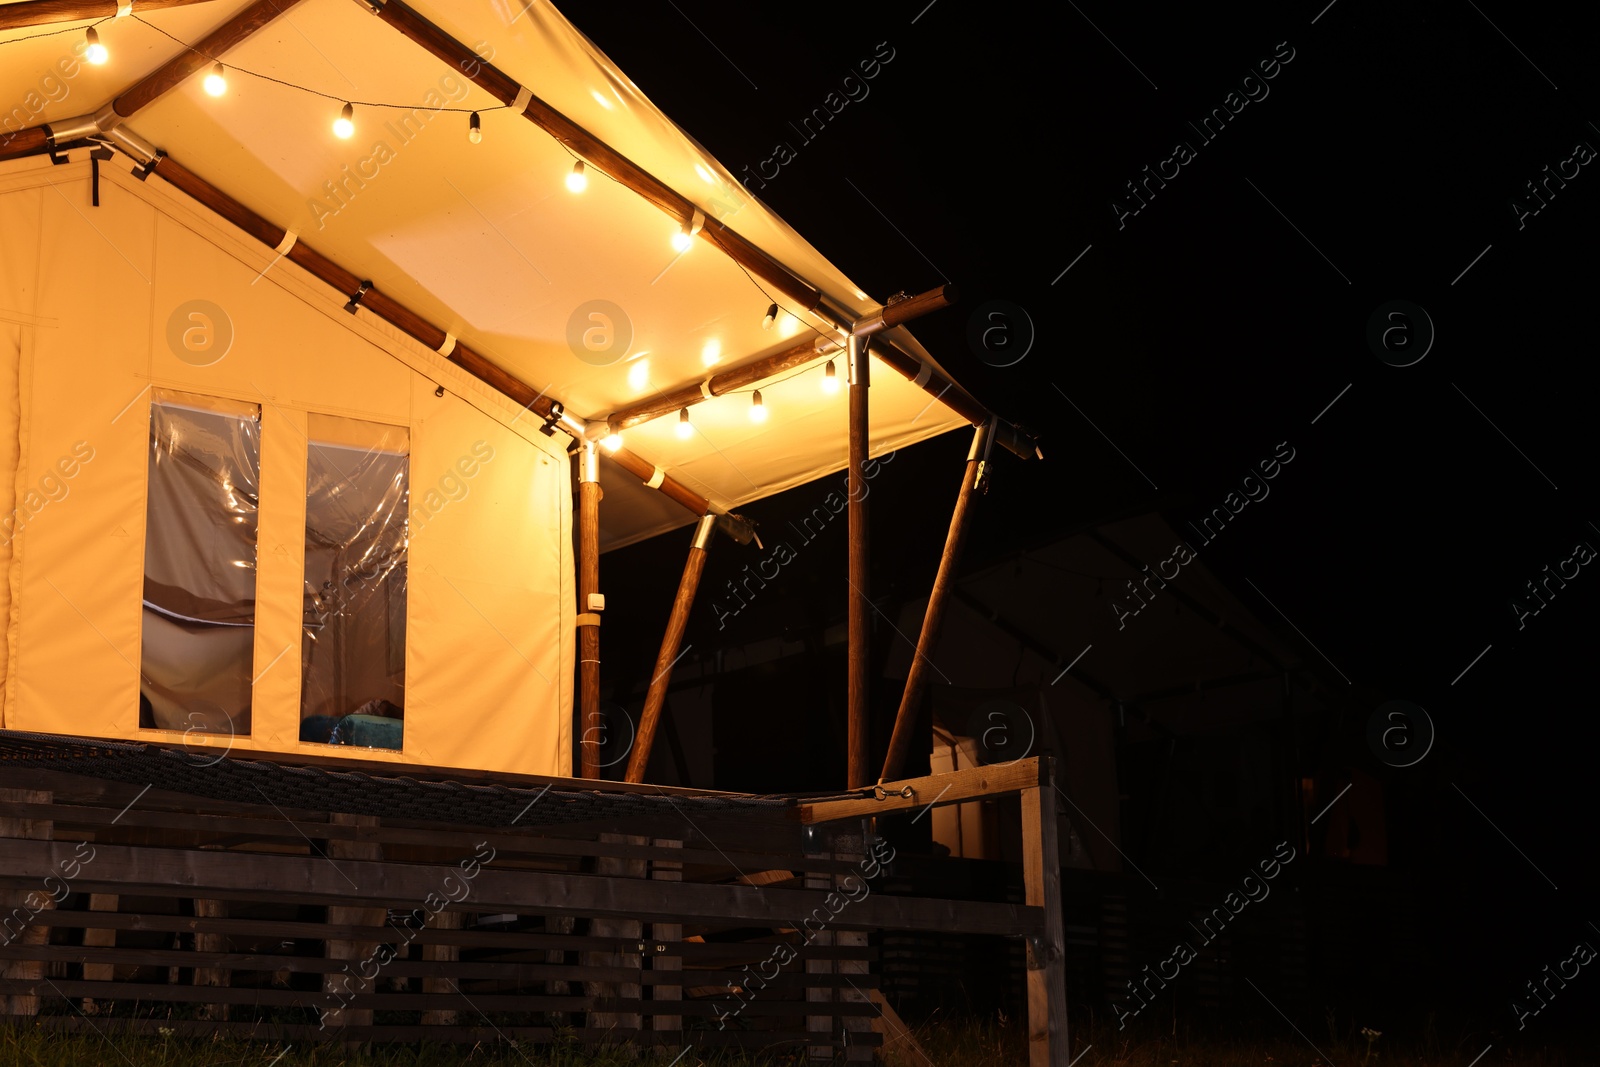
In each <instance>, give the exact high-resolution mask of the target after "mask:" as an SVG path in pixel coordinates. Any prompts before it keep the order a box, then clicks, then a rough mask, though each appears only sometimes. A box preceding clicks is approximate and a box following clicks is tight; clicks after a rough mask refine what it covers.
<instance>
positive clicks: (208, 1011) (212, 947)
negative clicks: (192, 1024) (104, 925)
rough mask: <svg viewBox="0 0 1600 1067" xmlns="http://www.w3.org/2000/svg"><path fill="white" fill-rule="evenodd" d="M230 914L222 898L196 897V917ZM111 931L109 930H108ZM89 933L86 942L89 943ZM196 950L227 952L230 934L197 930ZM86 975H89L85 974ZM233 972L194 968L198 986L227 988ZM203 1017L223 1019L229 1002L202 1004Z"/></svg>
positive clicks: (217, 916) (218, 968)
mask: <svg viewBox="0 0 1600 1067" xmlns="http://www.w3.org/2000/svg"><path fill="white" fill-rule="evenodd" d="M227 916H228V905H227V904H226V903H224V902H223V901H220V900H205V899H196V900H195V902H194V917H195V918H197V919H225V918H227ZM108 932H109V931H108ZM88 940H89V939H88V937H87V935H86V936H85V937H84V943H85V944H87V943H88ZM194 950H195V951H196V952H226V951H227V950H228V936H227V935H226V934H212V933H206V932H203V931H199V930H197V931H195V935H194ZM84 977H88V975H85V976H84ZM232 978H233V974H232V972H230V971H228V970H227V969H226V968H223V967H196V968H195V969H194V984H195V985H197V986H216V987H222V988H226V987H227V986H228V985H229V984H230V983H231V981H232ZM199 1016H200V1018H202V1019H214V1020H222V1019H226V1018H227V1017H228V1002H227V1001H225V1000H224V1001H219V1002H218V1003H216V1004H202V1005H200V1008H199Z"/></svg>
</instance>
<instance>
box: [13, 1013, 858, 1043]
mask: <svg viewBox="0 0 1600 1067" xmlns="http://www.w3.org/2000/svg"><path fill="white" fill-rule="evenodd" d="M3 1020H10V1021H14V1022H17V1023H23V1024H26V1025H29V1026H34V1025H37V1026H39V1027H42V1028H45V1029H49V1030H53V1031H61V1032H67V1033H94V1034H98V1035H100V1036H102V1037H107V1038H111V1039H114V1038H117V1037H121V1036H123V1035H125V1034H147V1035H152V1036H153V1035H156V1034H159V1033H160V1032H161V1031H162V1030H164V1029H165V1030H171V1031H172V1032H174V1033H176V1034H180V1035H182V1036H184V1037H201V1038H209V1037H211V1036H212V1035H214V1034H216V1033H227V1034H230V1035H234V1036H238V1037H248V1038H254V1039H259V1040H268V1039H271V1040H277V1041H289V1042H297V1043H304V1042H314V1041H318V1040H322V1041H328V1040H334V1039H337V1040H340V1041H385V1042H397V1043H407V1044H418V1043H421V1042H453V1043H456V1044H469V1043H470V1044H482V1045H483V1046H484V1047H485V1048H498V1047H500V1046H501V1045H502V1044H504V1043H506V1042H509V1041H517V1042H519V1043H528V1044H551V1043H554V1042H555V1041H556V1040H557V1039H558V1038H565V1037H566V1036H568V1035H570V1036H571V1037H574V1038H576V1039H577V1040H579V1041H583V1042H588V1043H591V1044H605V1043H608V1042H610V1043H617V1042H626V1043H628V1044H631V1045H674V1046H675V1045H680V1044H683V1043H684V1042H685V1041H686V1040H688V1041H692V1043H693V1044H694V1045H696V1046H697V1047H698V1046H704V1047H707V1048H728V1047H733V1046H738V1045H742V1044H747V1043H749V1042H750V1040H751V1039H752V1038H756V1039H759V1043H760V1045H761V1046H762V1047H764V1048H768V1047H778V1046H783V1045H791V1044H792V1045H816V1046H818V1047H832V1048H839V1047H843V1045H844V1041H843V1040H842V1039H837V1038H834V1037H832V1036H831V1035H829V1034H827V1033H820V1032H819V1033H808V1032H807V1031H805V1030H800V1029H793V1030H785V1029H778V1028H773V1029H766V1030H763V1029H760V1028H758V1027H756V1026H748V1030H747V1033H742V1032H741V1031H739V1030H735V1029H733V1028H729V1029H727V1030H722V1031H719V1030H717V1029H716V1028H715V1027H711V1028H707V1029H703V1030H701V1029H696V1030H690V1031H687V1032H680V1031H673V1030H633V1029H618V1028H610V1027H608V1028H606V1029H603V1030H602V1029H598V1028H591V1027H576V1028H573V1029H571V1030H563V1031H562V1032H561V1033H560V1034H557V1032H556V1031H555V1030H553V1029H551V1028H550V1027H548V1026H516V1025H514V1024H510V1023H500V1024H498V1025H493V1026H408V1025H404V1024H398V1025H387V1026H346V1027H342V1028H340V1029H338V1030H334V1029H332V1028H331V1027H330V1028H328V1029H326V1030H323V1029H319V1028H317V1027H316V1026H312V1025H304V1024H293V1023H288V1024H285V1023H261V1022H254V1021H250V1020H235V1021H231V1022H229V1021H217V1022H212V1021H201V1020H194V1019H166V1018H157V1019H111V1018H105V1017H103V1016H102V1017H100V1018H98V1019H90V1018H88V1017H86V1016H83V1015H41V1016H37V1017H33V1016H15V1015H10V1016H8V1015H0V1021H3ZM740 1021H741V1023H742V1024H745V1023H753V1022H756V1021H758V1020H744V1019H743V1017H742V1016H741V1020H740ZM849 1040H850V1044H852V1045H856V1046H862V1045H871V1046H876V1045H878V1044H880V1043H881V1041H882V1038H881V1036H880V1035H878V1034H873V1033H862V1034H851V1036H850V1039H849Z"/></svg>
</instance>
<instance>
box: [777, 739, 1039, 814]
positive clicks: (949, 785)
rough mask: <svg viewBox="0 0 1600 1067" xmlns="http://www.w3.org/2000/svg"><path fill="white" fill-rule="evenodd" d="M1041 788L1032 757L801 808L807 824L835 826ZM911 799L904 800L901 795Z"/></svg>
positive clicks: (912, 780) (804, 804)
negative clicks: (879, 793)
mask: <svg viewBox="0 0 1600 1067" xmlns="http://www.w3.org/2000/svg"><path fill="white" fill-rule="evenodd" d="M1038 784H1039V757H1037V756H1029V757H1028V758H1027V759H1023V760H1018V761H1017V762H1015V763H1010V764H1006V763H997V764H995V765H994V766H991V767H973V768H970V769H968V770H963V771H950V772H948V773H945V774H930V775H926V776H924V777H922V778H904V779H901V780H900V781H897V782H885V783H883V786H882V788H883V791H884V792H885V793H886V794H888V795H887V796H885V797H884V799H882V800H879V799H877V798H876V797H866V798H863V799H849V800H820V801H812V802H809V803H808V802H805V801H802V802H801V804H800V809H799V811H800V821H801V822H804V823H821V822H836V821H838V820H840V819H860V818H865V817H867V816H873V815H892V814H894V813H895V812H897V811H913V810H923V809H926V808H930V807H934V806H936V805H937V806H941V807H942V806H943V805H945V804H955V803H958V802H959V801H963V800H971V799H973V798H974V797H997V796H1005V795H1006V794H1008V793H1018V792H1021V791H1022V790H1024V789H1031V788H1033V787H1035V786H1037V785H1038ZM906 792H909V795H907V796H902V795H901V794H902V793H906Z"/></svg>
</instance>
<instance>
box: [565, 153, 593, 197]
mask: <svg viewBox="0 0 1600 1067" xmlns="http://www.w3.org/2000/svg"><path fill="white" fill-rule="evenodd" d="M567 188H568V189H570V190H571V191H572V192H574V193H581V192H583V191H584V190H585V189H587V188H589V176H588V175H587V174H585V173H584V172H583V160H581V159H580V160H578V161H577V162H576V163H574V164H573V165H572V173H571V174H569V175H567Z"/></svg>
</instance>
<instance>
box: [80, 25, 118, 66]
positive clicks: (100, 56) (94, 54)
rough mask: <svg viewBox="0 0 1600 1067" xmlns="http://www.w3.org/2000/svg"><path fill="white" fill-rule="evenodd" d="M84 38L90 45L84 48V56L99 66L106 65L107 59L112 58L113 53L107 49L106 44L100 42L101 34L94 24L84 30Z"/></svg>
mask: <svg viewBox="0 0 1600 1067" xmlns="http://www.w3.org/2000/svg"><path fill="white" fill-rule="evenodd" d="M83 39H84V41H85V42H87V44H88V46H89V47H88V48H85V49H84V51H83V58H84V59H87V60H88V61H89V62H90V63H93V64H94V65H95V66H97V67H102V66H105V62H106V60H108V59H110V58H111V53H110V52H108V51H106V46H105V45H103V44H101V43H100V34H99V33H98V32H96V30H95V28H94V27H93V26H90V27H89V29H88V30H87V31H85V32H84V35H83Z"/></svg>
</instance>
